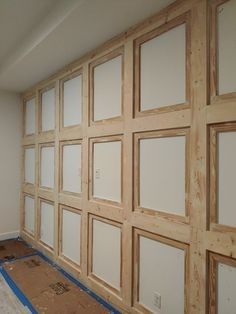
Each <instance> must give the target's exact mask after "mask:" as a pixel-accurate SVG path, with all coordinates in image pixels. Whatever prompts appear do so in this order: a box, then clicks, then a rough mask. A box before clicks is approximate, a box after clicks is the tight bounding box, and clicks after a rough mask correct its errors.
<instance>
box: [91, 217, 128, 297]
mask: <svg viewBox="0 0 236 314" xmlns="http://www.w3.org/2000/svg"><path fill="white" fill-rule="evenodd" d="M93 220H98V221H100V222H103V223H106V224H108V225H111V226H115V227H118V228H120V239H121V243H120V249H121V251H120V258H121V260H120V290H117V289H116V288H114V287H113V286H111V285H110V284H109V283H107V282H106V281H104V280H102V279H101V278H99V277H97V276H96V275H95V274H94V273H93ZM88 223H89V229H88V233H89V235H88V238H89V244H88V245H89V248H88V276H89V279H90V280H92V281H94V282H95V283H97V284H102V285H104V287H106V288H107V289H109V290H111V291H112V292H113V293H115V294H116V295H117V296H121V295H122V287H123V276H122V274H123V268H122V259H123V257H122V256H123V253H122V252H123V236H122V224H120V223H118V222H116V221H112V220H109V219H105V218H102V217H99V216H96V215H93V214H90V215H89V222H88Z"/></svg>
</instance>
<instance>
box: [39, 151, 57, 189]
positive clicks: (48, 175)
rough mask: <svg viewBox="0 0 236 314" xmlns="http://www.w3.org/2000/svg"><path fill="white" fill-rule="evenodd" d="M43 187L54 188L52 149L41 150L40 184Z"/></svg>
mask: <svg viewBox="0 0 236 314" xmlns="http://www.w3.org/2000/svg"><path fill="white" fill-rule="evenodd" d="M40 185H41V186H43V187H48V188H53V187H54V147H51V146H50V147H42V148H41V182H40Z"/></svg>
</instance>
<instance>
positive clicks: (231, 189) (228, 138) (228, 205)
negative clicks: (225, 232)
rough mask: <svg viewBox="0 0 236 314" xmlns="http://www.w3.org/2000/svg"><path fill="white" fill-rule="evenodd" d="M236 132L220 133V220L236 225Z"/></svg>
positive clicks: (223, 222) (220, 221) (225, 223)
mask: <svg viewBox="0 0 236 314" xmlns="http://www.w3.org/2000/svg"><path fill="white" fill-rule="evenodd" d="M235 161H236V132H222V133H219V134H218V222H219V223H221V224H224V225H234V226H236V208H235V203H236V196H235V185H236V167H235Z"/></svg>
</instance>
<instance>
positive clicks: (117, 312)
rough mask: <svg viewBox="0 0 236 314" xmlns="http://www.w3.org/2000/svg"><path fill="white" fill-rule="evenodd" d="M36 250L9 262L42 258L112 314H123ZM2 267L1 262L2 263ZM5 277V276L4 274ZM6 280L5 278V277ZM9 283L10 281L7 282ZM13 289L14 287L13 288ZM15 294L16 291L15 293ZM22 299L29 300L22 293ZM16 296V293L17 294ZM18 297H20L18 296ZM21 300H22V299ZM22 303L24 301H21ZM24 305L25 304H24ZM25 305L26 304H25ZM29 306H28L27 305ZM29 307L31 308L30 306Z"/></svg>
mask: <svg viewBox="0 0 236 314" xmlns="http://www.w3.org/2000/svg"><path fill="white" fill-rule="evenodd" d="M12 240H18V241H22V242H23V243H24V244H25V245H26V246H28V247H31V248H33V247H32V246H31V245H29V244H28V243H27V242H25V241H24V240H23V239H22V238H20V237H18V238H17V239H12ZM33 249H34V250H35V252H34V253H31V254H28V255H25V256H22V257H18V258H15V259H12V260H10V261H7V262H8V263H11V262H14V261H15V260H19V259H24V258H27V257H30V256H40V257H41V258H42V259H43V260H44V261H46V262H47V263H48V264H50V265H51V266H53V267H55V268H56V269H57V270H58V271H59V272H60V273H61V274H63V275H64V276H65V277H66V278H67V279H69V280H70V281H71V282H73V283H74V284H75V285H76V286H77V287H79V288H80V289H82V290H83V291H85V292H86V293H88V294H89V295H90V296H91V297H92V298H94V299H95V300H96V301H97V302H98V303H100V304H102V305H103V306H104V307H105V308H106V309H108V310H109V311H110V313H111V314H121V312H119V311H118V310H117V309H115V308H114V307H113V306H112V305H111V304H109V303H108V302H106V301H105V300H104V299H102V298H101V297H100V296H98V295H97V294H96V293H94V292H93V291H92V290H90V289H89V288H87V287H86V286H85V285H83V284H82V283H81V282H80V281H79V280H78V279H75V278H74V277H73V276H72V275H70V274H69V273H68V272H66V271H65V270H64V269H62V268H61V267H60V266H58V265H57V264H56V263H54V262H53V261H52V260H50V259H49V258H48V257H47V256H45V255H44V254H43V253H41V252H40V251H38V250H36V249H35V248H33ZM3 263H4V262H3ZM0 265H1V261H0ZM0 271H1V272H2V271H3V272H4V273H5V274H6V276H7V277H8V278H9V281H10V282H11V283H12V285H13V286H15V287H16V289H18V291H20V289H19V288H18V287H17V285H16V284H15V282H14V281H13V280H12V279H11V278H10V276H9V275H8V273H7V272H6V271H5V270H4V269H2V270H1V266H0ZM3 276H4V274H3ZM4 278H5V276H4ZM5 280H6V281H7V279H6V278H5ZM7 282H8V281H7ZM8 284H9V286H10V287H11V285H10V283H8ZM11 288H12V287H11ZM12 290H13V291H14V289H13V288H12ZM14 292H15V291H14ZM20 293H21V295H22V298H23V299H26V300H28V299H27V298H26V297H25V296H24V294H23V293H22V292H21V291H20ZM15 294H16V293H15ZM16 295H17V294H16ZM17 296H18V295H17ZM18 298H19V299H20V297H19V296H18ZM20 300H21V299H20ZM21 302H22V301H21ZM22 303H23V302H22ZM23 304H24V303H23ZM28 304H30V306H31V307H32V310H33V311H34V312H33V311H32V310H31V309H30V310H31V311H32V313H37V312H36V311H35V309H34V308H33V306H32V305H31V303H30V302H29V301H28ZM26 306H28V305H26ZM28 307H29V306H28Z"/></svg>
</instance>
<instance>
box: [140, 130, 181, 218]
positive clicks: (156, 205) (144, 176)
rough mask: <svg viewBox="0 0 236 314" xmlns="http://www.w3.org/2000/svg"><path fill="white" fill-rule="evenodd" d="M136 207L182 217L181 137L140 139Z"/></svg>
mask: <svg viewBox="0 0 236 314" xmlns="http://www.w3.org/2000/svg"><path fill="white" fill-rule="evenodd" d="M139 171H140V180H139V184H140V206H141V207H144V208H150V209H155V210H159V211H165V212H171V213H175V214H180V215H184V212H185V137H184V136H176V137H161V138H149V139H141V140H140V170H139Z"/></svg>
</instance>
